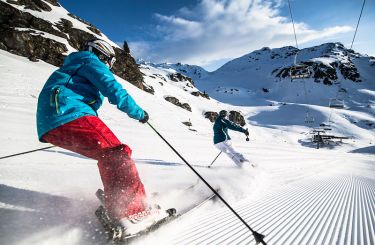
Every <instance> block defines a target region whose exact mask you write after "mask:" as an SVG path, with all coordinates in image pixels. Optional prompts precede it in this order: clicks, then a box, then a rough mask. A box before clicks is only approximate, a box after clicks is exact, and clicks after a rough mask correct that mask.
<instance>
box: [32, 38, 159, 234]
mask: <svg viewBox="0 0 375 245" xmlns="http://www.w3.org/2000/svg"><path fill="white" fill-rule="evenodd" d="M115 61H116V59H115V51H114V49H113V47H112V46H111V45H110V44H109V43H108V42H106V41H103V40H100V39H96V40H92V41H89V42H87V43H86V44H85V48H84V50H82V51H79V52H73V53H71V54H69V55H68V56H67V57H66V58H65V60H64V64H63V65H62V66H61V67H60V68H59V69H58V70H56V71H55V72H53V73H52V75H51V76H50V77H49V78H48V80H47V82H46V83H45V85H44V87H43V89H42V91H41V92H40V95H39V98H38V108H37V131H38V137H39V140H40V141H41V142H48V143H51V144H53V145H55V146H58V147H61V148H64V149H67V150H70V151H73V152H76V153H79V154H81V155H84V156H86V157H88V158H92V159H96V160H98V168H99V173H100V177H101V180H102V182H103V186H104V194H105V207H106V209H107V211H108V213H109V215H110V217H111V218H112V219H115V220H118V221H120V222H121V223H122V225H123V226H124V228H125V229H127V228H130V227H131V226H133V225H134V224H135V223H137V224H139V226H140V227H142V226H143V225H142V222H143V223H149V222H154V221H155V220H158V219H161V218H163V217H164V216H166V212H163V211H161V210H160V209H158V208H152V207H151V205H150V204H148V203H147V197H146V193H145V189H144V186H143V184H142V181H141V179H140V177H139V175H138V170H137V168H136V166H135V163H134V162H133V160H132V159H131V153H132V150H131V148H130V147H129V146H128V145H126V144H124V143H122V142H120V140H119V139H118V138H117V137H116V136H115V135H114V133H113V132H112V131H111V130H110V129H109V128H108V127H107V126H106V124H104V122H103V121H102V120H101V119H100V118H99V117H98V114H97V110H98V109H99V107H100V106H101V104H102V102H103V99H104V96H105V97H107V98H108V100H109V102H110V103H111V104H114V105H116V106H117V108H118V109H119V110H120V111H122V112H124V113H126V114H127V115H128V116H129V117H130V118H133V119H135V120H138V121H139V122H141V123H146V122H147V121H148V119H149V116H148V114H147V112H146V111H144V110H143V109H142V108H141V107H140V106H138V105H137V103H136V102H135V101H134V99H133V98H132V97H131V96H130V95H129V94H128V93H127V91H126V90H125V89H124V88H123V87H122V86H121V84H120V83H118V82H117V81H116V79H115V77H114V75H113V74H112V72H111V70H110V69H111V68H112V66H113V64H114V62H115Z"/></svg>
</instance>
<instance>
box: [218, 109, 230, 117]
mask: <svg viewBox="0 0 375 245" xmlns="http://www.w3.org/2000/svg"><path fill="white" fill-rule="evenodd" d="M227 115H228V112H227V111H226V110H221V111H220V112H219V116H221V117H226V116H227Z"/></svg>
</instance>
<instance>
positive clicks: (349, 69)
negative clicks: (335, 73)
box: [339, 62, 361, 82]
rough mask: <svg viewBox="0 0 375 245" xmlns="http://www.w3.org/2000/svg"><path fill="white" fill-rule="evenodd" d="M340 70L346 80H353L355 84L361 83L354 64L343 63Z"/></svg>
mask: <svg viewBox="0 0 375 245" xmlns="http://www.w3.org/2000/svg"><path fill="white" fill-rule="evenodd" d="M339 69H340V71H341V74H342V75H343V77H344V78H345V79H349V80H352V81H353V82H361V80H360V79H359V77H360V76H359V73H358V70H357V67H355V65H354V64H353V63H351V62H350V63H345V64H344V63H341V64H340V65H339Z"/></svg>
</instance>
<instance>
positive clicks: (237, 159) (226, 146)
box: [215, 140, 249, 167]
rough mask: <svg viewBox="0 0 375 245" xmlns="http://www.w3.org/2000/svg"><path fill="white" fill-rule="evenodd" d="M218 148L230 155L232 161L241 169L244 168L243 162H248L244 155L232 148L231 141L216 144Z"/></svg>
mask: <svg viewBox="0 0 375 245" xmlns="http://www.w3.org/2000/svg"><path fill="white" fill-rule="evenodd" d="M215 146H216V148H217V149H219V150H220V151H222V152H224V153H225V154H227V155H228V157H229V158H230V159H232V161H233V162H234V163H235V164H237V165H238V166H239V167H242V164H243V162H248V161H249V160H247V159H246V158H245V157H244V156H243V155H242V154H240V153H238V152H237V151H235V150H234V149H233V147H232V142H231V141H230V140H226V141H222V142H219V143H217V144H215Z"/></svg>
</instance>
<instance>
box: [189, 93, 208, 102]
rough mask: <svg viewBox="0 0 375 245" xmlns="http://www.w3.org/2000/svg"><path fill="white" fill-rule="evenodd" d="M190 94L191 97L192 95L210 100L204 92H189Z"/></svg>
mask: <svg viewBox="0 0 375 245" xmlns="http://www.w3.org/2000/svg"><path fill="white" fill-rule="evenodd" d="M191 94H192V95H194V96H197V97H198V96H201V97H203V98H206V99H208V100H209V99H210V96H208V94H207V93H206V92H203V93H201V92H200V91H194V92H191Z"/></svg>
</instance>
